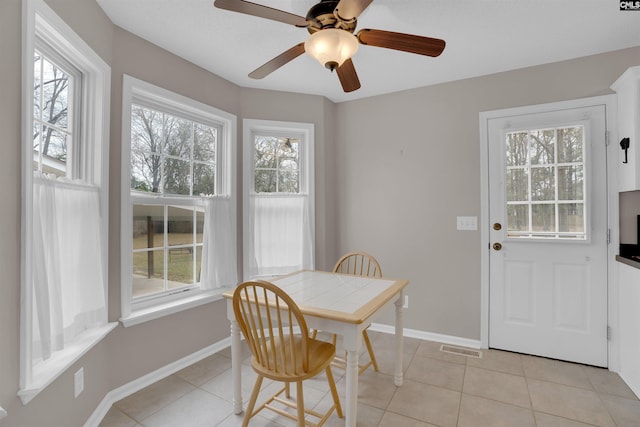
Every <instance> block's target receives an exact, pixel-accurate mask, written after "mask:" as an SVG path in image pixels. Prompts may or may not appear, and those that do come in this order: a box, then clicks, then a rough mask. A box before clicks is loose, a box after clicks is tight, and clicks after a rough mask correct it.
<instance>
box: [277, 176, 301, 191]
mask: <svg viewBox="0 0 640 427" xmlns="http://www.w3.org/2000/svg"><path fill="white" fill-rule="evenodd" d="M298 182H299V180H298V172H297V171H294V172H280V175H279V182H278V192H279V193H298V192H299V191H300V190H299V186H298Z"/></svg>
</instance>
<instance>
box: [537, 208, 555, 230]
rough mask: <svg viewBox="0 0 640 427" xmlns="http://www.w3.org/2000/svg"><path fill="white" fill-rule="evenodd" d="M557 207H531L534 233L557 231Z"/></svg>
mask: <svg viewBox="0 0 640 427" xmlns="http://www.w3.org/2000/svg"><path fill="white" fill-rule="evenodd" d="M555 213H556V207H555V205H551V204H549V205H540V204H534V205H532V206H531V222H532V224H531V225H532V228H533V231H541V232H555V231H556V217H555Z"/></svg>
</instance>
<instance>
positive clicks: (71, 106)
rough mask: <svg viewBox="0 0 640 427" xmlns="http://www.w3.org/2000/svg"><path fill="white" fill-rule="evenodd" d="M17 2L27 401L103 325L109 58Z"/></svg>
mask: <svg viewBox="0 0 640 427" xmlns="http://www.w3.org/2000/svg"><path fill="white" fill-rule="evenodd" d="M25 6H26V7H25V8H24V23H25V24H24V25H23V29H24V34H23V37H24V43H23V46H24V49H25V51H24V54H23V58H24V59H23V69H24V70H25V73H24V77H23V105H24V107H23V108H24V109H23V113H22V114H23V117H24V120H23V123H24V127H23V142H22V182H23V184H22V193H23V197H22V212H23V214H22V217H23V218H25V219H27V220H25V221H23V225H22V266H21V268H22V271H21V273H22V274H21V277H22V283H21V293H22V296H23V297H22V299H21V307H20V313H21V331H20V346H21V351H20V355H21V356H20V357H21V360H20V371H21V372H20V390H19V392H18V395H19V396H20V398H21V399H22V401H23V403H27V402H29V401H30V400H31V399H33V397H35V396H36V395H37V394H38V393H39V392H40V391H42V390H43V389H44V388H45V387H46V386H47V385H48V384H50V383H51V382H52V381H53V380H54V379H55V378H56V377H57V376H58V375H60V374H61V373H62V372H63V371H64V370H66V369H67V368H68V367H69V366H71V364H72V363H73V362H74V361H75V360H77V358H78V357H80V356H81V355H82V354H83V353H85V352H86V351H88V350H89V349H90V348H91V347H92V346H93V345H95V344H96V343H97V342H99V341H100V340H101V339H102V338H103V337H104V336H105V335H106V334H107V333H108V332H109V331H110V330H111V329H113V327H115V324H108V323H107V283H108V281H107V234H106V233H107V225H108V216H107V215H108V188H107V184H108V169H107V167H104V166H103V163H106V159H107V158H108V155H107V153H108V123H109V90H110V88H109V85H110V69H109V66H108V65H107V64H106V63H104V61H102V59H100V57H98V56H97V55H96V54H95V53H94V52H93V51H92V50H91V48H90V47H89V46H87V45H86V44H85V43H84V41H82V40H81V39H80V38H79V37H78V36H77V35H76V34H75V33H74V32H73V31H72V30H71V29H70V28H69V27H68V26H67V25H66V24H65V23H64V22H63V21H62V20H61V19H60V18H59V17H58V16H57V15H56V14H55V13H54V12H53V11H52V10H51V9H50V8H49V7H47V6H46V5H45V4H44V3H43V2H42V1H40V0H28V1H27V2H26V3H25Z"/></svg>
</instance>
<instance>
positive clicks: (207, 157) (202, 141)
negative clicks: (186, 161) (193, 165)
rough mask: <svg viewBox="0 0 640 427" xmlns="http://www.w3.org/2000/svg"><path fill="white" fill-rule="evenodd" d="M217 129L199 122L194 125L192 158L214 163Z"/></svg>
mask: <svg viewBox="0 0 640 427" xmlns="http://www.w3.org/2000/svg"><path fill="white" fill-rule="evenodd" d="M217 138H218V129H217V128H214V127H210V126H204V125H200V124H196V125H195V132H194V140H193V141H194V145H193V158H194V160H201V161H206V162H212V163H215V161H216V140H217Z"/></svg>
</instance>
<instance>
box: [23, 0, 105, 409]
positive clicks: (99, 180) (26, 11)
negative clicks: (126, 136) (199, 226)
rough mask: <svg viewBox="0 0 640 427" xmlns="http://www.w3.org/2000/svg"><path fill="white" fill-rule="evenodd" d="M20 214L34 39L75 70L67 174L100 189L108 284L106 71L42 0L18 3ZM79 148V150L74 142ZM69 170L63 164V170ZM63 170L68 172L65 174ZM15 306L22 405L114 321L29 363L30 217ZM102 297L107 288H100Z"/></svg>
mask: <svg viewBox="0 0 640 427" xmlns="http://www.w3.org/2000/svg"><path fill="white" fill-rule="evenodd" d="M22 5H23V7H22V29H23V34H22V106H23V109H22V195H23V197H22V205H21V207H22V218H32V215H33V197H32V192H33V166H32V162H33V75H34V66H33V53H34V49H35V48H36V46H38V45H39V44H40V42H41V41H42V42H44V43H46V44H47V45H48V46H49V47H50V48H51V49H53V50H54V51H56V52H57V53H58V54H60V55H62V56H63V57H64V58H65V59H66V60H67V61H68V62H69V63H71V64H73V66H74V67H76V68H77V69H78V70H79V71H80V72H81V73H82V81H81V82H80V84H81V87H82V90H81V92H82V93H81V95H80V97H76V99H77V100H78V101H79V102H80V105H81V107H80V109H79V110H78V112H77V116H76V117H78V118H79V121H80V123H79V126H77V127H76V129H77V130H76V132H77V135H76V136H77V138H75V142H73V147H72V148H71V149H70V151H76V154H74V156H75V158H74V159H73V160H72V161H71V162H70V164H71V165H72V166H71V167H72V168H73V171H74V172H73V173H72V175H74V174H75V175H76V176H80V177H82V179H83V180H84V181H87V182H90V183H92V184H94V185H96V186H98V187H100V204H101V205H100V209H101V215H102V224H101V230H100V231H101V241H102V248H101V250H102V260H101V264H102V267H103V274H104V280H105V283H108V277H107V273H108V224H109V219H108V218H109V217H108V210H109V209H108V207H109V188H108V182H109V181H108V173H109V170H108V159H109V111H110V90H111V69H110V67H109V65H108V64H107V63H106V62H104V61H103V60H102V58H100V57H99V56H98V55H97V54H96V53H95V52H94V51H93V50H92V49H91V47H89V46H88V45H87V44H86V43H85V42H84V40H82V38H80V37H79V36H78V35H77V34H76V33H75V32H74V31H73V30H72V29H71V28H70V27H69V26H68V25H67V24H66V23H65V22H64V21H63V20H62V19H61V18H60V17H59V16H58V15H57V14H56V13H55V12H54V11H53V10H52V9H51V8H50V7H48V6H47V5H46V4H45V3H44V1H43V0H25V1H23V3H22ZM80 144H81V145H82V148H81V149H79V145H80ZM67 170H68V171H69V164H68V169H67ZM67 173H68V174H69V172H67ZM21 238H22V245H21V265H20V268H21V294H22V298H21V304H20V317H21V322H20V325H21V326H20V389H19V391H18V396H19V397H20V399H21V400H22V402H23V403H24V404H26V403H28V402H29V401H30V400H31V399H33V398H34V397H35V396H36V395H37V394H38V393H40V392H41V391H42V390H44V388H46V387H47V386H48V385H49V384H51V383H52V382H53V381H54V380H55V379H56V378H57V377H58V376H60V374H62V373H63V372H64V371H65V370H66V369H68V368H69V367H70V366H71V365H73V363H75V362H76V361H77V360H78V359H79V358H80V357H82V355H84V354H85V353H86V352H87V351H89V350H90V349H91V348H92V347H93V346H95V345H96V344H97V343H98V342H100V340H102V338H104V337H105V336H106V335H107V334H108V333H109V332H110V331H111V330H113V328H115V327H116V326H117V323H115V322H114V323H107V324H106V325H105V326H103V327H97V328H93V329H90V330H88V331H87V332H85V333H84V334H82V335H81V336H79V337H78V338H77V339H75V340H74V341H72V342H70V343H67V344H66V345H65V349H64V350H61V351H57V352H55V353H54V354H53V355H52V357H51V358H50V359H48V360H47V361H45V362H41V363H39V364H38V369H37V370H34V369H33V366H32V365H31V341H32V332H31V331H32V323H33V322H32V320H33V298H34V295H33V291H32V280H33V275H32V271H31V270H32V263H33V254H32V251H33V244H32V241H33V240H32V239H33V229H32V222H31V221H22V225H21ZM104 292H105V295H104V298H105V301H108V289H107V286H105V289H104Z"/></svg>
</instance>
